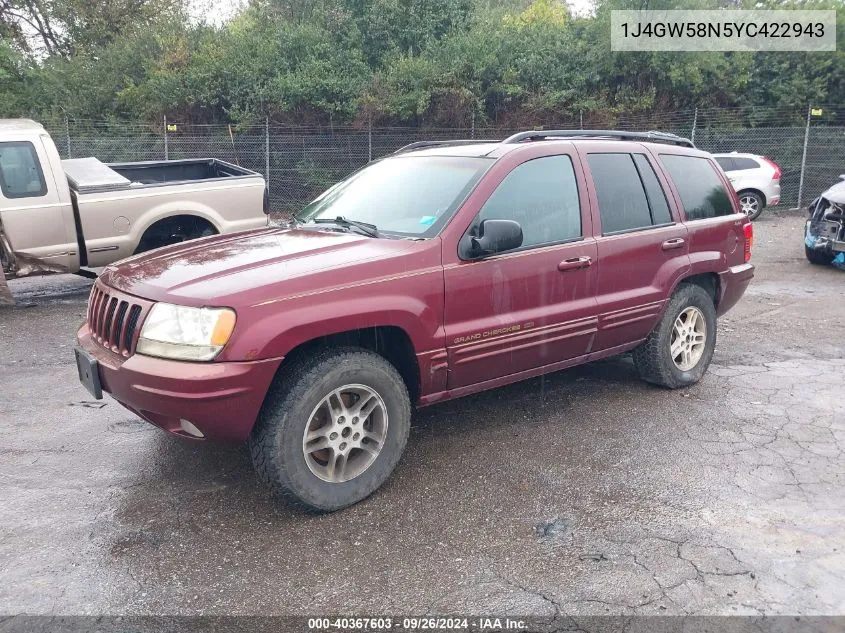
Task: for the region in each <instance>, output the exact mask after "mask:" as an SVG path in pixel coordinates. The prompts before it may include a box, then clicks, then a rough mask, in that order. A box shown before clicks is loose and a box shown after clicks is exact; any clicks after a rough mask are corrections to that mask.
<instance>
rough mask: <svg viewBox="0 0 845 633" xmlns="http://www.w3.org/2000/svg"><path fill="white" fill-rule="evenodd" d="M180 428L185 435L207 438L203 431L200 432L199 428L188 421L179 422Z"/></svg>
mask: <svg viewBox="0 0 845 633" xmlns="http://www.w3.org/2000/svg"><path fill="white" fill-rule="evenodd" d="M179 427H180V428H181V429H182V430H183V431H184V432H185V433H187V434H188V435H191V436H193V437H205V435H203V433H202V431H200V430H199V429H198V428H197V427H195V426H194V425H193V424H191V423H190V422H188V421H187V420H179Z"/></svg>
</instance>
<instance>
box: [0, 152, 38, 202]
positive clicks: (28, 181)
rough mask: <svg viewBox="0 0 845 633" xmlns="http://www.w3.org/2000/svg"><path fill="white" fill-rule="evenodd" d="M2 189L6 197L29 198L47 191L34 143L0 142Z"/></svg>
mask: <svg viewBox="0 0 845 633" xmlns="http://www.w3.org/2000/svg"><path fill="white" fill-rule="evenodd" d="M0 191H2V192H3V196H4V197H6V198H29V197H35V196H43V195H45V194H46V193H47V185H46V183H45V182H44V174H43V173H42V172H41V165H40V163H39V162H38V155H37V154H36V153H35V147H33V145H32V143H30V142H28V141H15V142H10V143H0Z"/></svg>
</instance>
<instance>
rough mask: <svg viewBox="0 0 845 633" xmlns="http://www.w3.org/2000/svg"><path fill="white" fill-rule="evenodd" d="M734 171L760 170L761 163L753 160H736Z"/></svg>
mask: <svg viewBox="0 0 845 633" xmlns="http://www.w3.org/2000/svg"><path fill="white" fill-rule="evenodd" d="M734 165H735V167H734V169H735V170H737V171H742V170H745V169H759V167H760V163H758V162H757V161H756V160H754V159H753V158H734Z"/></svg>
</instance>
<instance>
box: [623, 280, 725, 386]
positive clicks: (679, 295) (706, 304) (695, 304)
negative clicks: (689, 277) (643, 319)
mask: <svg viewBox="0 0 845 633" xmlns="http://www.w3.org/2000/svg"><path fill="white" fill-rule="evenodd" d="M715 348H716V307H715V306H714V305H713V299H712V298H711V296H710V295H709V294H708V293H707V291H705V290H704V289H703V288H702V287H701V286H698V285H695V284H681V285H680V286H679V287H678V289H677V290H676V291H675V293H674V294H673V295H672V298H671V299H670V300H669V305H667V306H666V311H665V312H664V313H663V317H662V318H661V319H660V322H659V323H658V324H657V327H656V328H655V329H654V330H653V331H652V332H651V334H649V336H648V338H647V339H646V340H645V342H644V343H643V344H642V345H640V346H639V347H638V348H636V349H635V350H634V352H633V356H634V364H635V366H636V368H637V373H639V375H640V378H642V379H643V380H645V381H647V382H650V383H652V384H655V385H660V386H661V387H668V388H669V389H678V388H680V387H687V386H689V385H692V384H695V383H697V382H698V381H699V380H701V377H702V376H704V372H705V371H707V367H708V366H709V365H710V360H711V359H712V358H713V351H714V349H715Z"/></svg>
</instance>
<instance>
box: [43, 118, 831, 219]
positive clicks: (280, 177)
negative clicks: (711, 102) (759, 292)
mask: <svg viewBox="0 0 845 633" xmlns="http://www.w3.org/2000/svg"><path fill="white" fill-rule="evenodd" d="M814 112H817V113H818V112H821V114H815V115H811V114H810V112H807V111H805V112H804V113H803V114H802V113H799V112H786V113H784V112H767V111H764V110H761V109H759V108H758V109H733V110H732V109H719V110H701V111H699V110H692V111H682V112H671V113H663V114H659V115H653V116H639V117H623V116H611V115H608V114H607V113H604V112H602V113H589V114H588V113H582V114H580V115H579V116H578V117H575V118H572V119H569V120H564V121H544V122H543V129H556V128H557V129H579V128H580V129H608V128H616V129H624V130H642V131H646V130H661V131H665V132H672V133H675V134H678V135H680V136H686V137H688V138H691V139H693V140H694V141H695V144H696V145H697V146H698V147H700V148H702V149H704V150H707V151H710V152H731V151H737V152H749V153H752V154H759V155H763V156H767V157H769V158H771V159H772V160H774V161H775V162H776V163H777V164H778V165H779V166H780V168H781V170H782V176H781V192H782V193H781V202H780V206H779V207H778V208H780V209H788V208H792V207H797V206H802V205H806V204H808V203H809V202H810V200H811V199H813V198H814V197H815V196H817V195H818V194H819V193H820V192H821V191H823V190H824V189H826V188H827V187H829V186H830V185H832V184H833V183H834V182H836V181H837V180H838V177H839V174H840V173H845V121H843V120H842V119H841V116H840V115H839V112H840V111H839V110H838V109H837V108H830V107H822V108H818V109H814ZM843 112H845V109H843ZM43 123H44V125H45V127H46V128H47V129H48V131H49V132H50V134H51V135H52V137H53V139H54V140H55V142H56V145H57V147H58V148H59V152H60V153H61V155H62V158H69V157H72V158H79V157H84V156H96V157H97V158H99V159H100V160H102V161H103V162H129V161H144V160H164V159H170V160H173V159H179V158H219V159H221V160H225V161H228V162H232V163H235V164H238V165H240V166H242V167H245V168H247V169H251V170H253V171H256V172H258V173H261V174H262V175H264V177H265V178H266V179H267V183H268V189H269V194H270V200H271V207H272V208H273V210H274V211H277V212H283V213H284V212H292V211H296V210H298V209H299V208H301V207H302V206H303V205H304V204H305V203H307V202H309V201H310V200H312V199H313V198H314V197H316V196H317V195H318V194H319V193H320V192H322V191H323V190H325V189H326V188H327V187H329V186H330V185H331V184H333V183H335V182H337V181H338V180H339V179H341V178H343V177H344V176H346V175H348V174H349V173H351V172H353V171H355V170H356V169H358V168H360V167H362V166H363V165H365V164H366V163H367V162H369V161H370V160H373V159H376V158H379V157H382V156H385V155H387V154H390V153H391V152H394V151H395V150H397V149H398V148H400V147H402V146H403V145H407V144H408V143H412V142H414V141H420V140H452V139H462V138H464V139H469V138H475V139H485V138H489V139H501V138H504V137H505V136H508V135H509V134H512V133H514V132H518V131H521V128H520V129H517V128H502V127H498V128H478V127H475V126H471V127H466V128H448V129H444V128H431V127H370V126H366V127H363V128H361V127H336V126H332V127H292V126H282V125H277V124H273V123H271V122H269V121H268V122H264V123H263V124H257V125H248V126H243V125H241V126H234V125H233V126H229V125H226V124H211V125H200V124H186V123H181V122H173V121H167V120H162V121H161V122H159V123H155V124H142V123H128V122H103V121H84V120H68V119H64V118H62V119H55V120H50V121H43ZM805 146H806V153H805Z"/></svg>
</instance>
